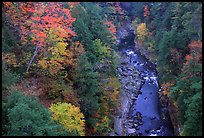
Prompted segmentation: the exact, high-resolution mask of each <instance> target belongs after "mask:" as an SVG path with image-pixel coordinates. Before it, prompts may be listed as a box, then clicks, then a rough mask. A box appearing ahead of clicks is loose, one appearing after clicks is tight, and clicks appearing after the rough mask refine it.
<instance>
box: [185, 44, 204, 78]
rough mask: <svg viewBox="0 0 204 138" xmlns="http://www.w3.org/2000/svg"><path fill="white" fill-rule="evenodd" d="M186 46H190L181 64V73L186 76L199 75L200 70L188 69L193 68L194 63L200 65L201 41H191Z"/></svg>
mask: <svg viewBox="0 0 204 138" xmlns="http://www.w3.org/2000/svg"><path fill="white" fill-rule="evenodd" d="M188 47H189V48H190V54H189V55H186V57H185V59H186V62H185V63H184V65H183V68H182V73H184V74H187V75H188V76H187V77H184V78H183V79H187V78H188V77H192V76H195V75H201V74H202V72H201V71H189V69H194V66H195V65H202V42H201V41H200V40H198V41H193V42H191V43H190V44H189V45H188Z"/></svg>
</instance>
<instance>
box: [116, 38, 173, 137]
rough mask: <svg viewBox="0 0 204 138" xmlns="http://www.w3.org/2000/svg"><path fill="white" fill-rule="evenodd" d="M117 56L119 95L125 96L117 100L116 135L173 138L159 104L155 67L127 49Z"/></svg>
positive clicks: (164, 110)
mask: <svg viewBox="0 0 204 138" xmlns="http://www.w3.org/2000/svg"><path fill="white" fill-rule="evenodd" d="M133 41H134V40H133ZM124 45H125V44H124ZM119 55H120V57H121V64H120V65H119V66H118V72H119V80H120V82H121V84H122V87H121V90H120V92H121V93H122V94H123V95H124V94H125V95H126V99H125V98H124V97H123V98H122V99H121V100H123V101H121V104H122V106H121V110H124V112H123V113H122V119H121V122H120V124H121V127H122V128H121V129H119V132H118V135H125V136H173V127H172V124H171V120H170V117H169V115H168V110H167V109H166V108H165V107H161V105H160V102H159V95H158V92H159V91H160V90H161V89H160V85H159V83H158V77H157V71H156V65H155V64H153V63H151V62H149V61H148V60H147V59H146V58H145V57H144V56H142V55H141V54H140V53H139V52H138V51H134V49H133V48H132V49H131V48H130V47H128V48H127V49H126V48H123V49H122V50H120V51H119ZM126 101H127V102H126ZM128 101H129V102H128ZM126 108H127V109H126ZM120 131H121V132H120Z"/></svg>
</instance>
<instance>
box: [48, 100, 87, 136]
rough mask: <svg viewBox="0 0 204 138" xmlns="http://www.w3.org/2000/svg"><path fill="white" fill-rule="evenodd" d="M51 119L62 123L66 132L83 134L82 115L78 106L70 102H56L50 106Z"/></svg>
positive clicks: (83, 123)
mask: <svg viewBox="0 0 204 138" xmlns="http://www.w3.org/2000/svg"><path fill="white" fill-rule="evenodd" d="M49 109H50V111H51V112H52V119H53V120H54V121H56V122H58V123H59V124H61V125H63V126H64V127H65V128H66V129H67V131H68V132H70V133H73V134H78V135H80V136H84V135H85V131H84V130H85V128H84V126H85V122H84V115H83V114H82V113H81V112H80V109H79V107H75V106H74V105H71V104H70V103H56V104H52V105H51V106H50V108H49Z"/></svg>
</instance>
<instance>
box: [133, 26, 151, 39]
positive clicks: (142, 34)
mask: <svg viewBox="0 0 204 138" xmlns="http://www.w3.org/2000/svg"><path fill="white" fill-rule="evenodd" d="M135 35H137V40H139V41H142V42H143V41H144V40H145V38H146V37H147V36H148V35H149V32H148V29H147V26H146V23H141V24H139V25H138V26H137V29H136V30H135Z"/></svg>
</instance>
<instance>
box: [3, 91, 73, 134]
mask: <svg viewBox="0 0 204 138" xmlns="http://www.w3.org/2000/svg"><path fill="white" fill-rule="evenodd" d="M3 109H4V110H3V112H4V114H3V115H4V116H3V124H2V126H3V128H4V130H3V132H4V135H7V136H54V135H55V136H58V135H72V134H69V133H67V132H66V130H65V128H63V127H62V126H60V125H57V124H55V123H54V122H52V120H51V115H50V112H49V111H48V109H46V108H44V107H43V106H42V104H40V103H39V101H37V100H36V99H33V98H31V97H28V96H24V95H23V94H22V93H21V92H18V91H14V92H12V94H11V95H10V96H9V97H8V101H7V103H3Z"/></svg>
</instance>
